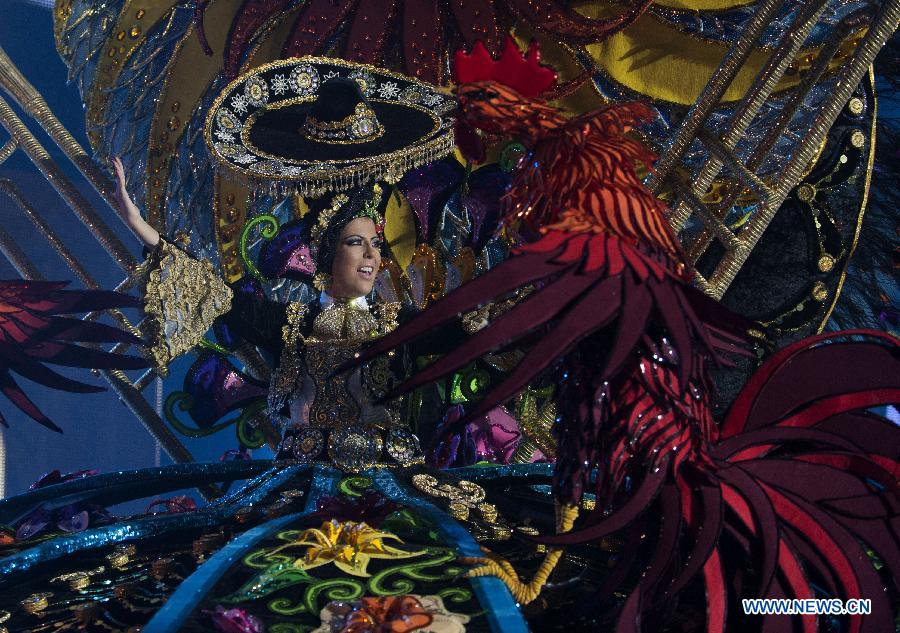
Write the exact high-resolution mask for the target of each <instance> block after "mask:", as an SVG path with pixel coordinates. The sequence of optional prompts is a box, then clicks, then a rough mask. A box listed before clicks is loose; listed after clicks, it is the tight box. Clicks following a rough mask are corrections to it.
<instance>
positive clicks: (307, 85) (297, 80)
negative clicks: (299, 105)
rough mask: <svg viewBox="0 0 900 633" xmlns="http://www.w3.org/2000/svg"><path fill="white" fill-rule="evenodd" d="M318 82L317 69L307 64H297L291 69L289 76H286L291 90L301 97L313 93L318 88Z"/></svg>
mask: <svg viewBox="0 0 900 633" xmlns="http://www.w3.org/2000/svg"><path fill="white" fill-rule="evenodd" d="M320 82H321V80H320V78H319V71H317V70H316V69H315V68H314V67H313V66H310V65H309V64H303V65H301V66H297V67H296V68H294V70H292V71H291V74H290V77H289V78H288V84H289V85H290V86H291V90H293V91H294V92H296V93H297V94H298V95H300V96H301V97H308V96H309V95H312V94H315V93H316V91H317V90H318V89H319V83H320Z"/></svg>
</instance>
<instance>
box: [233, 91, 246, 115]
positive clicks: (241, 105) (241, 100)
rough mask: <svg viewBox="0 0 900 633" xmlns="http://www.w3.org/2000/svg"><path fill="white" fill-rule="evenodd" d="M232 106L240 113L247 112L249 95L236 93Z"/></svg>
mask: <svg viewBox="0 0 900 633" xmlns="http://www.w3.org/2000/svg"><path fill="white" fill-rule="evenodd" d="M231 107H232V109H233V110H234V111H235V112H237V113H238V114H247V97H246V95H234V96H233V97H232V98H231Z"/></svg>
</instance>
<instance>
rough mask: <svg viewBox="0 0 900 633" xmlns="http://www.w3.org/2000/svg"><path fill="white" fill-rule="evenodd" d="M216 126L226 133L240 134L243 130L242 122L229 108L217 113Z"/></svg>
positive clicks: (221, 109)
mask: <svg viewBox="0 0 900 633" xmlns="http://www.w3.org/2000/svg"><path fill="white" fill-rule="evenodd" d="M216 126H217V127H219V128H221V129H222V130H225V131H226V132H240V130H241V122H240V121H238V119H237V117H236V116H234V115H233V114H232V113H231V110H229V109H228V108H220V109H219V111H218V112H216Z"/></svg>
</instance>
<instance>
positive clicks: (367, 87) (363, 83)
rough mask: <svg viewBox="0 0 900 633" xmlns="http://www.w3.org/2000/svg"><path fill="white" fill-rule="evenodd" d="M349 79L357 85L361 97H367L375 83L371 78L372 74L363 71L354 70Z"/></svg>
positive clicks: (373, 88) (372, 90)
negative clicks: (360, 91)
mask: <svg viewBox="0 0 900 633" xmlns="http://www.w3.org/2000/svg"><path fill="white" fill-rule="evenodd" d="M349 77H350V79H353V80H354V81H356V83H357V84H358V85H359V89H360V90H362V93H363V95H365V96H366V97H369V96H370V95H371V94H372V93H373V92H374V91H375V86H376V84H377V82H376V81H375V77H373V76H372V73H369V72H366V71H365V70H354V71H353V72H352V73H350V75H349Z"/></svg>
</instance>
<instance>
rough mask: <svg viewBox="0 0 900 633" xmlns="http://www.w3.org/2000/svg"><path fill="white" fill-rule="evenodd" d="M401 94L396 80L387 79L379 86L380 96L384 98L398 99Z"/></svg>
mask: <svg viewBox="0 0 900 633" xmlns="http://www.w3.org/2000/svg"><path fill="white" fill-rule="evenodd" d="M399 94H400V87H399V86H398V85H397V82H396V81H385V82H384V83H383V84H381V85H380V86H378V96H379V97H381V98H382V99H396V98H397V96H398V95H399Z"/></svg>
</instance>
